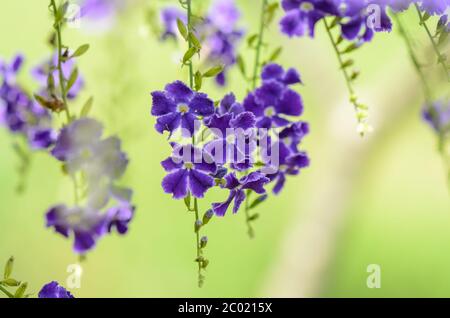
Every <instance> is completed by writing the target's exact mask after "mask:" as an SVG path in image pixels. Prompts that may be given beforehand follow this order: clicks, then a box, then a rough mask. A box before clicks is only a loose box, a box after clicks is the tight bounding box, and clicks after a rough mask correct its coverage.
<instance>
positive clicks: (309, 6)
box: [300, 1, 314, 12]
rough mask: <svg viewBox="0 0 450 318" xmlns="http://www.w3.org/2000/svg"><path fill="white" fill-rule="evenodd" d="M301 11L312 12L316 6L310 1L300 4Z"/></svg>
mask: <svg viewBox="0 0 450 318" xmlns="http://www.w3.org/2000/svg"><path fill="white" fill-rule="evenodd" d="M300 10H301V11H303V12H310V11H312V10H314V5H313V4H312V3H311V2H308V1H306V2H303V3H302V4H300Z"/></svg>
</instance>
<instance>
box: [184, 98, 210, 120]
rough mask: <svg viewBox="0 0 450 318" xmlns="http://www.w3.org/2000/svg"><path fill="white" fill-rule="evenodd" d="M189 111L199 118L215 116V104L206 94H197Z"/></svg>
mask: <svg viewBox="0 0 450 318" xmlns="http://www.w3.org/2000/svg"><path fill="white" fill-rule="evenodd" d="M189 111H190V112H192V113H194V114H196V115H199V116H210V115H212V114H214V102H213V101H212V100H210V99H209V98H208V96H206V95H205V94H196V95H195V97H194V98H193V99H192V101H191V102H190V103H189Z"/></svg>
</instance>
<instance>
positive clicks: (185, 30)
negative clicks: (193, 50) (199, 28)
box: [177, 19, 188, 41]
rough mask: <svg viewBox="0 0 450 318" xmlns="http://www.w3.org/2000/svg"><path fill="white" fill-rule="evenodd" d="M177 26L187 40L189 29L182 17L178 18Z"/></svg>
mask: <svg viewBox="0 0 450 318" xmlns="http://www.w3.org/2000/svg"><path fill="white" fill-rule="evenodd" d="M177 26H178V31H179V32H180V34H181V36H182V37H183V38H184V39H185V40H186V41H187V40H188V30H187V28H186V26H185V25H184V23H183V21H181V20H180V19H177Z"/></svg>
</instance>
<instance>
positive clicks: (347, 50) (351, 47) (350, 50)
mask: <svg viewBox="0 0 450 318" xmlns="http://www.w3.org/2000/svg"><path fill="white" fill-rule="evenodd" d="M359 47H360V45H359V44H357V43H351V44H350V45H349V46H347V47H346V48H345V49H344V50H343V51H342V52H341V54H347V53H350V52H353V51H354V50H356V49H357V48H359Z"/></svg>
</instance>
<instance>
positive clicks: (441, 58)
mask: <svg viewBox="0 0 450 318" xmlns="http://www.w3.org/2000/svg"><path fill="white" fill-rule="evenodd" d="M414 6H415V7H416V10H417V14H418V15H419V18H420V24H421V25H422V26H423V28H424V29H425V31H426V33H427V35H428V38H429V39H430V42H431V44H432V46H433V49H434V52H435V53H436V55H437V58H438V63H439V64H441V65H442V68H443V69H444V72H445V75H446V76H447V80H448V81H449V82H450V73H449V72H448V69H447V65H446V64H445V59H444V58H443V55H442V54H441V52H440V51H439V47H438V45H437V43H436V41H435V40H434V38H433V35H432V34H431V31H430V29H429V28H428V25H427V23H426V21H425V20H424V17H423V14H422V11H420V8H419V5H418V4H417V3H415V4H414Z"/></svg>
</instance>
